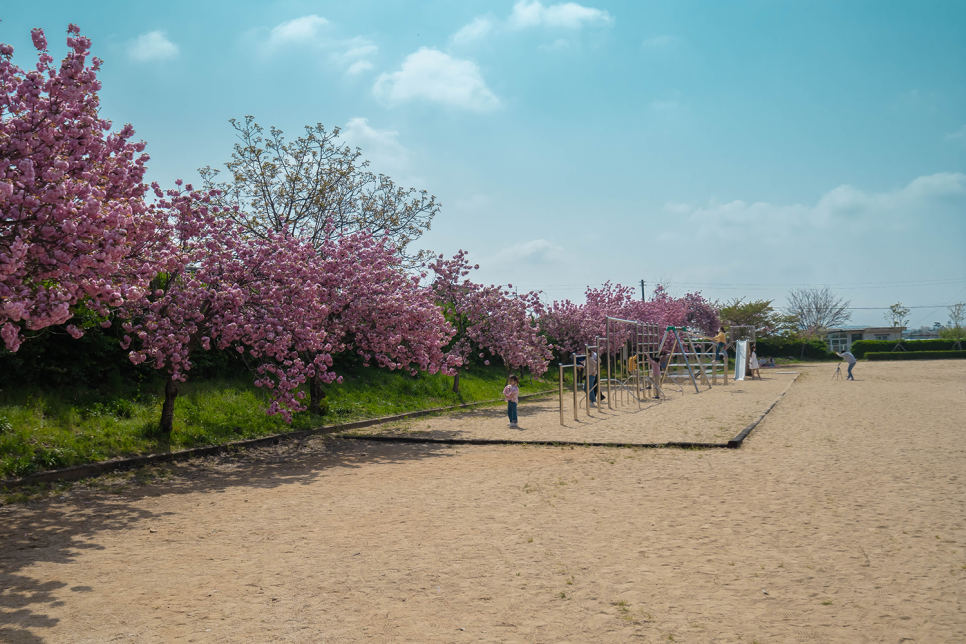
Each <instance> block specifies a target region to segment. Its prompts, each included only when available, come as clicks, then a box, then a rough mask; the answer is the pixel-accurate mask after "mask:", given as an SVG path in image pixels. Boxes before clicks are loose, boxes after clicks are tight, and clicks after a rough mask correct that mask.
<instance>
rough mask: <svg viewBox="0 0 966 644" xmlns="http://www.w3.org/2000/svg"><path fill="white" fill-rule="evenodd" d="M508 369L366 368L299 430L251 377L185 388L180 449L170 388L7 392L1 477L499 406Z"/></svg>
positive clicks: (547, 385)
mask: <svg viewBox="0 0 966 644" xmlns="http://www.w3.org/2000/svg"><path fill="white" fill-rule="evenodd" d="M504 377H505V372H504V371H503V369H502V368H497V367H495V366H494V367H489V368H471V369H469V370H467V371H464V372H463V374H462V376H461V377H460V390H461V391H460V395H457V394H454V393H453V391H452V385H453V379H452V378H449V377H446V376H442V375H440V374H436V375H432V376H430V375H426V374H420V376H419V377H417V378H413V377H411V376H409V375H407V374H403V373H400V372H390V371H388V370H385V369H375V368H370V369H363V368H360V369H357V370H355V371H349V372H347V373H346V374H345V382H344V383H343V384H341V385H335V384H333V385H331V386H330V387H329V388H328V391H327V395H328V403H329V411H328V414H327V415H325V416H323V417H319V416H314V417H313V416H310V415H309V414H308V413H301V414H296V415H295V416H294V418H293V420H292V423H291V425H287V424H286V423H285V422H284V421H283V420H282V419H281V418H279V417H278V416H267V415H266V414H265V412H264V411H263V410H264V408H265V406H266V402H265V401H266V400H267V393H266V392H265V391H264V390H262V389H258V388H256V387H254V386H253V385H252V384H251V377H250V376H248V377H245V376H241V375H240V376H239V377H238V378H236V379H233V380H211V381H200V382H191V381H190V380H189V381H188V382H187V383H184V384H183V385H182V386H181V395H179V397H178V400H177V404H176V411H175V422H174V427H175V430H174V433H173V434H172V436H171V440H170V441H166V440H162V439H161V438H159V437H158V436H157V433H156V430H157V426H158V419H159V417H160V415H161V400H162V399H161V389H162V386H163V385H162V384H159V383H157V382H155V383H153V384H152V385H151V386H142V387H140V388H139V387H138V386H137V385H134V384H131V385H128V386H123V385H121V386H118V385H114V386H108V385H103V386H100V387H91V388H83V389H80V388H78V389H57V390H43V389H40V388H37V387H31V388H15V387H7V388H5V389H4V390H0V478H9V477H17V476H24V475H26V474H30V473H31V472H36V471H42V470H49V469H56V468H60V467H68V466H71V465H80V464H83V463H90V462H93V461H100V460H106V459H110V458H116V457H121V456H131V455H135V454H149V453H152V452H160V451H169V450H179V449H186V448H190V447H198V446H203V445H218V444H222V443H227V442H230V441H234V440H241V439H245V438H255V437H258V436H265V435H268V434H275V433H279V432H285V431H293V430H297V429H307V428H310V427H318V426H320V425H334V424H339V423H347V422H352V421H356V420H363V419H366V418H377V417H380V416H389V415H392V414H399V413H403V412H407V411H415V410H419V409H430V408H433V407H445V406H450V405H459V404H461V403H472V402H479V401H485V400H493V399H498V398H500V397H501V392H502V390H503V387H504V385H505V380H504ZM554 386H555V381H554V382H549V381H540V380H533V382H532V383H531V381H530V379H529V378H524V381H523V382H522V383H521V387H520V389H521V393H523V394H527V393H534V392H538V391H543V390H547V389H552V388H553V387H554Z"/></svg>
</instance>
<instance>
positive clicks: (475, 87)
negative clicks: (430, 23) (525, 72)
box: [372, 47, 500, 112]
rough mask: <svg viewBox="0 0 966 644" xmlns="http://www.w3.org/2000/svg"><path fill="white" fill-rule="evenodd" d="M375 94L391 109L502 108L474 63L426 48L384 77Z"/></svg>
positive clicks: (379, 82)
mask: <svg viewBox="0 0 966 644" xmlns="http://www.w3.org/2000/svg"><path fill="white" fill-rule="evenodd" d="M372 91H373V94H374V95H375V96H376V98H378V99H379V100H380V101H382V102H383V103H385V104H387V105H390V106H393V105H401V104H403V103H409V102H413V101H428V102H432V103H442V104H444V105H449V106H452V107H459V108H463V109H468V110H473V111H477V112H485V111H489V110H493V109H496V108H497V107H499V106H500V99H498V98H497V97H496V95H494V94H493V92H491V91H490V88H488V87H487V86H486V82H485V81H484V80H483V76H482V75H480V69H479V67H477V66H476V64H475V63H473V62H471V61H469V60H461V59H459V58H454V57H452V56H450V55H449V54H444V53H443V52H441V51H438V50H436V49H429V48H427V47H420V48H419V50H418V51H416V52H415V53H412V54H410V55H409V56H407V57H406V60H405V61H403V64H402V67H401V68H400V69H399V71H397V72H393V73H391V74H381V75H380V76H379V78H378V79H377V80H376V83H375V85H373V88H372Z"/></svg>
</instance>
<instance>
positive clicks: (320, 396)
mask: <svg viewBox="0 0 966 644" xmlns="http://www.w3.org/2000/svg"><path fill="white" fill-rule="evenodd" d="M323 400H325V383H324V382H322V376H320V375H319V374H316V375H314V376H312V380H311V381H310V382H309V413H310V414H315V415H316V416H322V415H323V414H324V412H323V410H322V401H323Z"/></svg>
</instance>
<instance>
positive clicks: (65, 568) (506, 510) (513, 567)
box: [0, 361, 966, 644]
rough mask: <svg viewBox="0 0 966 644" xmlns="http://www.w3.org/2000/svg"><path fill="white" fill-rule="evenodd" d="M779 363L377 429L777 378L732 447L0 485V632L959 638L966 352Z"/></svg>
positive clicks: (343, 449) (210, 464)
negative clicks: (731, 378)
mask: <svg viewBox="0 0 966 644" xmlns="http://www.w3.org/2000/svg"><path fill="white" fill-rule="evenodd" d="M791 370H792V369H789V371H791ZM794 370H795V371H798V372H800V375H798V377H797V380H794V379H795V378H796V375H795V374H787V373H775V372H774V371H772V370H763V371H762V375H763V376H764V378H765V379H764V380H762V381H754V382H751V381H747V382H741V383H732V384H729V385H728V386H718V387H715V388H713V389H712V390H711V391H708V392H704V393H701V394H699V395H693V394H692V395H680V394H674V393H672V394H671V395H670V396H669V399H668V400H667V401H665V402H662V403H660V404H654V403H651V404H648V405H645V408H644V409H642V410H637V408H636V404H635V405H630V404H625V405H623V406H619V407H618V408H617V409H615V410H613V411H609V410H607V409H606V407H605V409H603V410H599V411H596V412H595V414H594V415H593V418H590V419H587V418H585V417H584V415H583V412H581V415H580V417H581V422H578V423H575V422H573V417H572V409H569V408H568V413H569V414H570V416H569V417H568V420H567V423H566V424H565V425H564V426H561V425H560V424H559V414H558V410H557V399H556V397H555V396H553V397H548V398H543V399H539V400H535V401H522V402H521V407H520V425H521V429H520V430H511V429H510V428H508V427H507V426H506V420H505V416H504V410H503V409H502V408H497V407H493V408H484V409H479V410H475V411H470V412H462V413H452V414H446V415H440V416H434V417H428V418H419V419H413V420H410V421H405V422H399V423H395V424H393V425H391V426H381V427H373V428H369V429H368V430H366V431H370V432H374V433H388V434H398V435H407V436H429V437H448V438H468V437H479V438H513V439H523V440H548V441H555V440H557V441H593V442H634V443H648V442H666V441H693V442H727V440H728V439H730V438H732V437H734V436H735V435H736V434H737V433H738V432H739V431H741V429H742V428H744V427H745V426H746V425H747V424H748V423H749V422H751V421H753V420H755V419H756V418H758V417H759V416H760V415H761V413H762V412H763V411H764V410H765V409H767V408H768V407H769V406H770V405H771V404H772V403H773V402H775V400H777V399H779V397H781V398H780V400H779V402H778V404H777V405H775V406H774V408H773V409H772V411H771V412H770V413H769V414H768V415H767V416H765V418H764V420H763V421H762V422H761V423H760V424H759V425H758V426H757V427H756V429H755V430H754V431H753V432H752V434H751V435H750V436H749V438H748V439H747V440H746V441H745V442H744V444H743V446H742V448H741V449H703V450H698V449H689V450H685V449H641V448H608V447H583V446H564V447H560V446H546V447H538V446H523V445H483V446H476V445H439V444H418V443H417V444H408V443H377V442H373V441H359V440H345V439H338V438H314V439H310V440H306V441H301V442H299V441H288V442H284V443H281V444H279V445H277V446H274V447H270V448H261V449H253V450H249V451H247V452H243V453H241V454H239V455H236V456H231V457H228V456H226V457H216V458H209V459H199V460H195V461H191V462H188V463H183V464H179V465H169V466H166V467H163V468H155V469H154V470H149V471H141V472H138V473H134V474H130V473H129V474H123V475H112V476H106V477H102V478H101V479H96V480H94V481H92V482H89V484H87V485H76V486H75V487H74V488H73V489H72V490H71V491H69V492H67V493H65V494H64V495H63V496H58V497H56V498H53V499H50V500H46V501H39V502H33V503H30V504H26V505H10V506H5V507H2V508H0V642H9V643H29V644H34V643H40V642H44V643H55V642H71V643H84V642H159V643H160V642H306V643H308V642H312V643H315V642H320V643H321V642H331V643H336V642H339V643H342V642H547V643H563V642H570V643H573V644H577V643H583V642H653V643H658V642H694V643H725V642H728V643H736V644H753V643H756V642H757V643H758V644H766V643H767V644H773V643H798V642H801V643H809V644H811V643H818V642H847V643H853V642H854V643H864V642H889V643H899V642H912V643H915V644H920V643H931V642H935V643H949V642H966V605H964V604H966V441H964V440H963V439H964V431H966V362H963V361H921V362H891V363H890V362H872V363H860V364H859V365H858V366H857V367H856V370H855V374H856V378H857V381H856V382H839V381H835V382H833V381H832V380H831V378H830V376H831V374H832V372H833V371H834V364H832V365H829V364H819V365H799V366H796V367H795V368H794ZM775 371H779V370H775ZM793 380H794V382H793ZM783 392H784V396H782V393H783Z"/></svg>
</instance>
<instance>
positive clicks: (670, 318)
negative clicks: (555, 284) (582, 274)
mask: <svg viewBox="0 0 966 644" xmlns="http://www.w3.org/2000/svg"><path fill="white" fill-rule="evenodd" d="M607 317H614V318H621V319H625V320H639V321H641V322H647V323H649V324H656V325H658V328H659V329H660V331H661V333H663V332H664V330H665V329H666V328H667V327H668V326H676V327H682V326H686V327H689V328H694V329H697V330H699V331H701V332H702V333H705V334H711V333H714V332H715V331H717V330H718V327H719V324H720V321H719V319H718V312H717V310H716V309H715V308H714V307H713V306H712V305H711V304H710V303H709V302H708V301H707V300H705V299H704V298H703V297H702V296H701V294H700V293H688V294H687V295H685V296H684V297H680V298H676V297H672V296H671V295H670V294H669V293H668V292H667V291H666V290H665V289H664V287H663V286H660V285H659V286H658V287H657V288H656V289H655V290H654V294H653V296H652V297H651V299H649V300H646V301H642V300H640V299H639V298H637V297H636V296H635V291H634V289H633V288H631V287H628V286H623V285H621V284H611V283H610V282H607V283H605V284H604V285H603V286H602V287H601V288H596V289H595V288H591V287H588V288H587V290H586V291H585V303H584V304H575V303H574V302H571V301H570V300H563V301H555V302H553V304H551V305H550V306H549V307H548V308H547V309H546V311H545V312H544V314H543V315H542V316H541V318H540V326H541V328H542V329H543V331H544V333H546V335H547V336H548V338H550V340H551V341H552V342H553V343H554V345H555V346H556V347H557V348H558V349H559V350H560V351H561V352H562V354H564V355H567V354H569V353H571V352H577V353H580V352H582V351H583V349H584V347H585V346H586V345H592V344H595V342H596V338H597V337H598V336H600V337H603V336H604V335H605V334H606V331H607V327H606V324H607V321H606V318H607ZM631 333H632V331H631V330H630V328H625V327H624V325H621V326H620V327H619V328H618V327H617V326H614V327H612V329H611V337H612V347H611V348H612V350H616V347H618V346H620V344H621V341H622V340H625V339H627V338H628V337H630V334H631ZM620 334H623V335H624V336H626V337H622V336H621V335H620ZM615 339H616V342H615V341H614V340H615Z"/></svg>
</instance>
